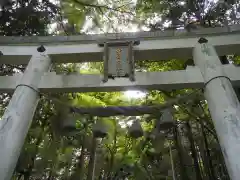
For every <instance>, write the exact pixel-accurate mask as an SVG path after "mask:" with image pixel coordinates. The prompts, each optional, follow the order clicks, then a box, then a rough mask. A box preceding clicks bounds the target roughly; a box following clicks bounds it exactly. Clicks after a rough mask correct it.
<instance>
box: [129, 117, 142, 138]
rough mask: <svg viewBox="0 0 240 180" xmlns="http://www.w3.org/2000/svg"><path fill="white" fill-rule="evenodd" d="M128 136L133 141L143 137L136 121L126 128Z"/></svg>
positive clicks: (140, 127)
mask: <svg viewBox="0 0 240 180" xmlns="http://www.w3.org/2000/svg"><path fill="white" fill-rule="evenodd" d="M128 134H129V136H130V137H132V138H135V139H137V138H140V137H142V136H143V129H142V126H141V124H140V122H139V120H137V119H135V120H133V123H132V125H131V126H130V127H129V128H128Z"/></svg>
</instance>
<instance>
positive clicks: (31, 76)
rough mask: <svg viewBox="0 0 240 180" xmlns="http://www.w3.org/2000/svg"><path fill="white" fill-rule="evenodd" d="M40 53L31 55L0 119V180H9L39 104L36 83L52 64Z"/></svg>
mask: <svg viewBox="0 0 240 180" xmlns="http://www.w3.org/2000/svg"><path fill="white" fill-rule="evenodd" d="M40 49H41V48H40ZM38 50H39V49H38ZM40 51H41V50H40ZM43 51H45V49H44V47H43ZM43 51H41V53H40V52H37V51H36V53H35V54H34V55H33V56H32V58H31V60H30V62H29V64H28V66H27V68H26V70H25V72H24V74H23V76H22V79H21V80H20V82H19V84H18V86H17V88H16V90H15V92H14V94H13V96H12V99H11V101H10V103H9V105H8V106H7V109H6V111H5V113H4V115H3V117H2V119H1V120H0V179H1V180H10V179H11V177H12V174H13V172H14V169H15V166H16V163H17V161H18V158H19V155H20V152H21V149H22V147H23V144H24V140H25V137H26V135H27V132H28V129H29V127H30V125H31V121H32V118H33V115H34V112H35V109H36V107H37V104H38V100H39V94H38V84H39V83H40V80H41V77H42V75H43V74H44V72H46V71H48V70H49V68H50V65H51V60H50V58H49V57H48V56H47V55H45V54H43Z"/></svg>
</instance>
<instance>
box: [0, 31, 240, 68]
mask: <svg viewBox="0 0 240 180" xmlns="http://www.w3.org/2000/svg"><path fill="white" fill-rule="evenodd" d="M198 38H199V37H198V36H193V37H191V36H190V37H188V36H181V37H177V38H176V37H168V38H152V39H142V40H141V42H140V45H138V46H134V59H135V60H152V61H159V60H168V59H171V58H178V59H181V58H183V59H186V58H191V57H192V50H193V48H194V44H195V42H196V41H197V40H198ZM207 38H208V39H209V40H210V41H211V42H212V44H213V45H214V46H215V48H216V50H217V53H218V54H219V55H226V54H233V53H237V52H238V49H240V31H239V32H235V33H229V34H226V33H223V34H221V36H220V35H219V34H217V35H208V36H207ZM38 46H39V45H38ZM38 46H37V45H32V46H26V45H21V46H9V45H7V46H6V45H5V46H0V51H2V53H3V56H0V63H2V64H4V63H5V64H27V63H28V61H29V59H30V57H31V55H34V54H36V53H38V52H37V50H36V49H37V47H38ZM45 47H46V49H47V50H46V53H47V54H49V56H50V57H51V59H52V62H54V63H77V62H87V61H92V62H94V61H102V60H103V48H102V47H99V46H98V43H97V41H90V42H89V43H82V44H80V43H79V44H76V43H73V44H64V43H58V44H47V45H45Z"/></svg>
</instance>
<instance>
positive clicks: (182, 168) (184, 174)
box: [173, 127, 190, 180]
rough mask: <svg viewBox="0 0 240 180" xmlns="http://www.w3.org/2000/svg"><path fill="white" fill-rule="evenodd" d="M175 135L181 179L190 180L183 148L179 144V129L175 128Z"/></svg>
mask: <svg viewBox="0 0 240 180" xmlns="http://www.w3.org/2000/svg"><path fill="white" fill-rule="evenodd" d="M173 134H174V140H175V145H176V148H177V152H178V157H179V163H180V177H181V179H182V180H190V179H189V177H188V175H187V171H186V168H185V165H184V160H183V155H182V147H181V144H180V143H179V140H178V130H177V127H174V129H173Z"/></svg>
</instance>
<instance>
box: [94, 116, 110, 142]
mask: <svg viewBox="0 0 240 180" xmlns="http://www.w3.org/2000/svg"><path fill="white" fill-rule="evenodd" d="M92 132H93V136H94V137H95V138H104V137H106V136H107V134H108V128H107V126H106V124H105V123H104V120H103V119H97V120H96V122H95V123H94V124H93V127H92Z"/></svg>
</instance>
